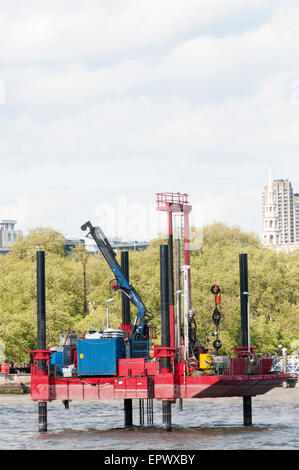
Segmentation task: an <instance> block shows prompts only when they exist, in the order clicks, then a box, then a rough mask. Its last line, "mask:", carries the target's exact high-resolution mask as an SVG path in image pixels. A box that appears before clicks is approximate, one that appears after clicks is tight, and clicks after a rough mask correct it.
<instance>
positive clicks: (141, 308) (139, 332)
mask: <svg viewBox="0 0 299 470" xmlns="http://www.w3.org/2000/svg"><path fill="white" fill-rule="evenodd" d="M87 229H89V231H90V232H89V233H90V234H91V236H92V238H93V239H94V241H95V242H96V244H97V247H98V248H99V250H100V251H101V253H102V255H103V256H104V258H105V260H106V261H107V263H108V265H109V267H110V269H111V271H112V272H113V274H114V276H115V280H116V284H113V285H112V288H113V289H114V290H115V291H116V290H121V291H122V292H124V293H125V294H126V295H127V296H128V298H129V299H130V300H131V302H132V303H133V304H134V305H135V307H137V310H138V311H137V314H136V317H135V320H134V324H133V325H132V329H131V335H130V339H133V340H137V339H139V340H142V339H145V338H146V336H147V319H146V307H145V305H144V304H143V302H142V300H141V299H140V297H139V296H138V294H137V292H136V291H135V289H134V287H133V286H131V285H130V284H129V280H128V279H127V278H126V277H125V275H124V274H123V272H122V269H121V267H120V265H119V263H118V261H117V259H116V255H115V252H114V250H113V248H112V246H111V245H110V243H109V241H108V239H107V237H106V235H105V234H104V232H103V231H102V229H101V227H94V226H93V225H92V224H91V222H90V221H88V222H86V223H85V224H83V225H82V226H81V230H83V231H85V230H87ZM138 319H139V321H138ZM137 322H138V323H137Z"/></svg>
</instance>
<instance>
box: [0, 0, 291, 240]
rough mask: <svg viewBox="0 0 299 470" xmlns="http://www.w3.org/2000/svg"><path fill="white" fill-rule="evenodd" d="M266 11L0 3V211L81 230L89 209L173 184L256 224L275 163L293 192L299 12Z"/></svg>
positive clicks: (201, 5) (254, 7)
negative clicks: (1, 96) (5, 199)
mask: <svg viewBox="0 0 299 470" xmlns="http://www.w3.org/2000/svg"><path fill="white" fill-rule="evenodd" d="M262 3H263V5H262V6H261V2H260V1H258V0H254V1H253V0H250V1H249V0H248V1H247V0H246V1H245V0H244V1H240V0H234V1H233V0H231V1H229V2H223V0H221V1H220V0H214V1H211V0H210V1H201V2H198V1H195V0H190V1H187V2H186V0H185V1H184V2H183V1H181V0H180V1H174V0H173V1H170V0H167V1H161V0H160V1H159V2H158V1H152V2H140V1H137V0H135V1H129V0H128V1H114V2H108V1H106V2H105V1H100V2H98V1H97V2H96V1H87V2H85V3H84V8H83V7H82V3H81V2H79V1H76V0H74V1H73V2H72V8H70V3H69V2H63V3H62V2H59V3H58V2H57V1H53V2H51V3H49V4H45V3H44V2H33V1H29V0H28V2H26V7H25V6H24V4H23V3H21V2H17V1H12V2H11V3H10V4H8V3H7V6H6V8H3V7H1V8H0V44H2V46H1V45H0V60H1V61H2V64H3V66H2V68H1V70H0V80H1V81H2V82H3V83H4V84H5V92H6V102H5V105H3V106H1V108H0V158H1V164H2V171H3V172H5V176H4V177H3V179H2V181H3V183H2V188H1V191H2V193H1V192H0V197H1V194H2V195H3V196H4V194H8V196H10V198H11V199H12V200H13V201H15V202H9V203H7V204H5V203H3V204H2V206H0V212H1V210H2V212H3V213H7V216H8V215H9V214H8V213H10V212H11V216H13V217H17V218H18V219H19V220H20V223H23V225H24V226H26V227H28V226H29V225H30V224H32V225H35V224H41V223H44V222H46V221H47V220H48V221H49V224H50V225H51V224H52V225H53V224H54V225H56V226H57V227H58V228H59V229H61V230H63V231H65V230H67V228H66V224H67V226H68V227H70V230H72V231H73V230H75V228H76V227H77V216H78V214H80V215H81V214H82V216H84V217H83V219H85V210H84V208H86V212H88V211H89V212H90V213H91V215H93V214H95V213H96V207H97V206H98V204H101V203H105V202H106V201H107V200H108V201H109V202H110V201H112V204H114V205H116V204H117V197H118V196H119V195H127V197H129V198H132V199H130V200H131V201H132V200H134V194H135V195H136V196H135V197H136V198H137V199H138V201H139V202H140V203H142V204H147V205H148V204H149V203H150V202H151V201H152V198H153V197H154V193H155V192H156V191H163V190H173V191H178V190H179V191H183V192H185V191H186V192H188V193H190V197H191V199H192V198H193V201H195V202H196V203H197V202H200V201H201V200H202V201H203V202H204V204H205V205H206V206H207V208H208V211H209V212H208V213H209V214H210V212H211V208H213V211H214V212H215V218H216V217H218V216H219V217H220V216H221V215H222V216H223V217H225V218H227V220H228V221H233V223H237V220H240V223H242V224H243V225H244V224H245V225H246V224H247V222H248V220H250V225H251V226H252V227H253V228H254V229H256V230H259V228H260V213H259V210H260V207H259V197H260V194H261V191H262V188H263V185H264V183H265V176H266V175H265V172H266V166H267V161H268V160H269V159H272V162H273V168H274V170H275V168H276V169H277V170H276V171H277V173H278V176H280V173H284V174H281V177H289V178H293V184H294V186H295V188H296V187H299V181H298V179H297V180H296V179H295V178H296V177H297V176H296V174H298V171H297V173H296V171H295V168H296V165H298V163H297V149H298V143H299V142H298V139H299V137H298V135H299V134H298V129H299V105H297V102H296V100H294V97H296V93H297V91H298V89H297V88H296V80H298V79H299V70H298V63H299V57H298V56H299V52H298V47H297V44H298V34H299V33H298V28H297V25H298V21H299V8H298V6H297V5H296V4H295V3H294V2H291V1H287V2H286V3H284V4H283V5H282V3H281V2H279V1H273V2H270V1H266V2H262ZM277 5H278V7H277ZM284 5H285V6H284ZM249 18H250V21H249ZM230 25H231V29H230V27H229V26H230ZM132 51H133V52H134V53H132ZM290 172H291V174H290ZM79 188H80V190H79ZM16 191H17V196H16V197H13V196H14V195H15V193H16ZM239 191H241V192H242V194H241V192H240V194H241V196H239V195H238V194H239ZM254 194H257V195H258V196H257V197H256V198H255V197H253V195H254ZM247 199H250V201H249V202H247V207H248V211H249V212H248V215H247V216H246V217H244V215H243V214H242V212H241V208H242V204H243V203H244V202H246V200H247ZM241 202H242V204H241ZM57 207H58V208H60V210H59V211H57ZM62 207H64V208H67V209H66V210H67V211H68V217H67V218H66V217H65V215H64V212H63V211H62V209H61V208H62ZM78 207H79V209H78ZM219 207H220V208H221V210H219ZM229 208H231V210H230V209H229ZM232 208H234V210H233V209H232ZM135 209H136V213H137V212H138V211H137V208H136V207H135ZM204 213H206V209H205V208H204ZM13 214H16V215H13ZM79 218H80V217H79ZM75 219H76V223H74V220H75ZM209 220H210V218H209ZM78 223H79V224H80V223H81V220H80V221H79V222H78ZM245 225H244V226H245ZM247 225H248V224H247ZM247 225H246V228H247Z"/></svg>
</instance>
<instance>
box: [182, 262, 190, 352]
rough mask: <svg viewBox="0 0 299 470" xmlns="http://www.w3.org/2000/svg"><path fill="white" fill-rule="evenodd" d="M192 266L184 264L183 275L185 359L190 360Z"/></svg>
mask: <svg viewBox="0 0 299 470" xmlns="http://www.w3.org/2000/svg"><path fill="white" fill-rule="evenodd" d="M189 269H190V266H186V265H185V266H183V267H182V270H183V276H184V294H183V295H184V360H185V361H188V359H189V310H190V305H189V277H188V272H189Z"/></svg>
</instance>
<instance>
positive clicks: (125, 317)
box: [121, 251, 133, 427]
mask: <svg viewBox="0 0 299 470" xmlns="http://www.w3.org/2000/svg"><path fill="white" fill-rule="evenodd" d="M121 269H122V272H123V274H124V275H125V276H126V278H127V280H128V281H129V252H128V251H122V252H121ZM121 303H122V324H123V325H124V327H125V325H126V326H127V325H130V324H131V312H130V300H129V298H128V296H127V295H126V294H125V293H124V292H122V293H121ZM128 350H129V348H127V350H126V356H127V357H128V356H129V352H128ZM124 421H125V427H131V426H133V400H132V399H131V398H125V399H124Z"/></svg>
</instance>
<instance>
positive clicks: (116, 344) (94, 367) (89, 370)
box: [77, 338, 125, 375]
mask: <svg viewBox="0 0 299 470" xmlns="http://www.w3.org/2000/svg"><path fill="white" fill-rule="evenodd" d="M77 353H78V356H77V357H78V374H79V375H117V370H118V369H117V366H118V359H124V358H125V348H124V342H123V340H122V339H121V338H101V339H78V341H77Z"/></svg>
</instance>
